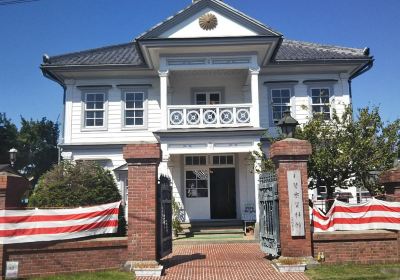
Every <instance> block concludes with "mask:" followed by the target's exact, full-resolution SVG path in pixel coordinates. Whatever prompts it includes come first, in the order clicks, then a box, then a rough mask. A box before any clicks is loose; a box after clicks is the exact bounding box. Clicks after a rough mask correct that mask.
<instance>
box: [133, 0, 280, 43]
mask: <svg viewBox="0 0 400 280" xmlns="http://www.w3.org/2000/svg"><path fill="white" fill-rule="evenodd" d="M206 14H211V15H213V16H214V17H215V19H216V22H217V24H216V25H215V26H212V28H211V29H208V30H207V28H202V26H201V25H200V24H199V19H200V18H201V17H202V16H204V15H206ZM242 36H271V37H280V36H282V35H281V34H280V33H279V32H277V31H274V30H272V29H270V28H268V27H267V26H265V25H263V24H262V23H260V22H258V21H256V20H254V19H252V18H251V17H249V16H247V15H245V14H243V13H241V12H239V11H237V10H235V9H233V8H232V7H230V6H229V5H227V4H225V3H223V2H221V1H218V0H200V1H198V2H196V3H194V4H192V5H190V6H189V7H188V8H186V9H184V10H182V11H181V12H179V13H178V14H176V15H175V16H173V17H171V18H169V19H167V20H166V21H164V22H162V23H161V24H158V25H157V26H156V27H154V28H152V29H151V30H150V31H148V32H146V33H144V34H143V35H141V36H140V37H139V38H137V39H138V40H140V39H156V38H157V39H167V38H208V37H214V38H215V37H242Z"/></svg>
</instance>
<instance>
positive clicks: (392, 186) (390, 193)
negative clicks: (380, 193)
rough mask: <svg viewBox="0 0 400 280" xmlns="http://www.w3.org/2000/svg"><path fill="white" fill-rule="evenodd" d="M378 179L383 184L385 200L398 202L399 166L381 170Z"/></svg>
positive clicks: (399, 193)
mask: <svg viewBox="0 0 400 280" xmlns="http://www.w3.org/2000/svg"><path fill="white" fill-rule="evenodd" d="M379 179H380V182H381V184H383V185H384V186H385V193H386V195H387V197H386V200H387V201H399V202H400V167H397V168H393V169H390V170H388V171H385V172H383V173H382V174H381V175H380V178H379Z"/></svg>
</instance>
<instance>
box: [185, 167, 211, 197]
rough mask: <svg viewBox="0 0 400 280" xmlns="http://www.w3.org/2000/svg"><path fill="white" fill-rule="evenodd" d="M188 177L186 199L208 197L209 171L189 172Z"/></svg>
mask: <svg viewBox="0 0 400 280" xmlns="http://www.w3.org/2000/svg"><path fill="white" fill-rule="evenodd" d="M185 176H186V197H208V170H190V171H189V170H188V171H186V172H185Z"/></svg>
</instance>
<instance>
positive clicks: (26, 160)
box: [0, 113, 59, 185]
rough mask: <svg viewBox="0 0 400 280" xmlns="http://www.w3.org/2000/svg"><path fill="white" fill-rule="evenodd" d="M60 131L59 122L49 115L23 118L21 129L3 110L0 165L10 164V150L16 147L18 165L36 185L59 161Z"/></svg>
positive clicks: (16, 166) (0, 131)
mask: <svg viewBox="0 0 400 280" xmlns="http://www.w3.org/2000/svg"><path fill="white" fill-rule="evenodd" d="M58 134H59V128H58V124H57V123H54V122H52V121H49V120H47V119H46V118H43V119H42V120H40V121H33V120H26V119H24V118H21V128H20V130H19V131H18V129H17V127H16V126H15V124H13V123H12V122H11V120H10V119H7V117H6V115H5V114H3V113H0V164H1V163H3V164H8V163H9V153H8V151H9V150H10V149H11V148H16V149H17V150H18V153H17V161H16V163H15V168H16V169H17V170H19V171H20V172H21V173H22V174H23V175H25V176H26V177H27V178H29V179H31V181H32V183H33V185H35V184H36V182H37V180H38V178H39V177H40V176H41V175H42V174H43V173H45V172H46V171H47V170H49V169H50V168H51V167H52V165H53V164H55V163H57V161H58V149H57V140H58Z"/></svg>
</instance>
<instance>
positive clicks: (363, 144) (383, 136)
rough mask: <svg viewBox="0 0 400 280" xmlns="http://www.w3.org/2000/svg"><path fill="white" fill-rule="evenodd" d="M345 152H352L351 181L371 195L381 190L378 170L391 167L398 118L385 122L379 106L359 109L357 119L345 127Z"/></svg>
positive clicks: (398, 140) (399, 124) (398, 132)
mask: <svg viewBox="0 0 400 280" xmlns="http://www.w3.org/2000/svg"><path fill="white" fill-rule="evenodd" d="M345 129H346V136H347V141H346V152H347V153H348V154H349V155H350V156H351V171H352V176H354V180H353V185H355V186H357V187H363V188H365V189H367V190H368V191H369V192H370V193H371V194H372V195H375V194H379V193H381V192H382V191H383V189H382V188H381V185H380V184H379V182H378V179H379V178H378V176H377V175H378V173H379V172H381V171H384V170H387V169H390V168H392V167H393V164H394V162H395V160H396V159H397V155H398V151H397V147H398V145H399V143H400V120H399V119H397V120H395V121H393V122H384V121H383V120H382V118H381V116H380V114H379V108H378V107H373V108H368V107H366V108H362V109H360V110H358V116H357V119H356V120H355V121H353V122H349V123H348V124H347V125H346V127H345Z"/></svg>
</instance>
